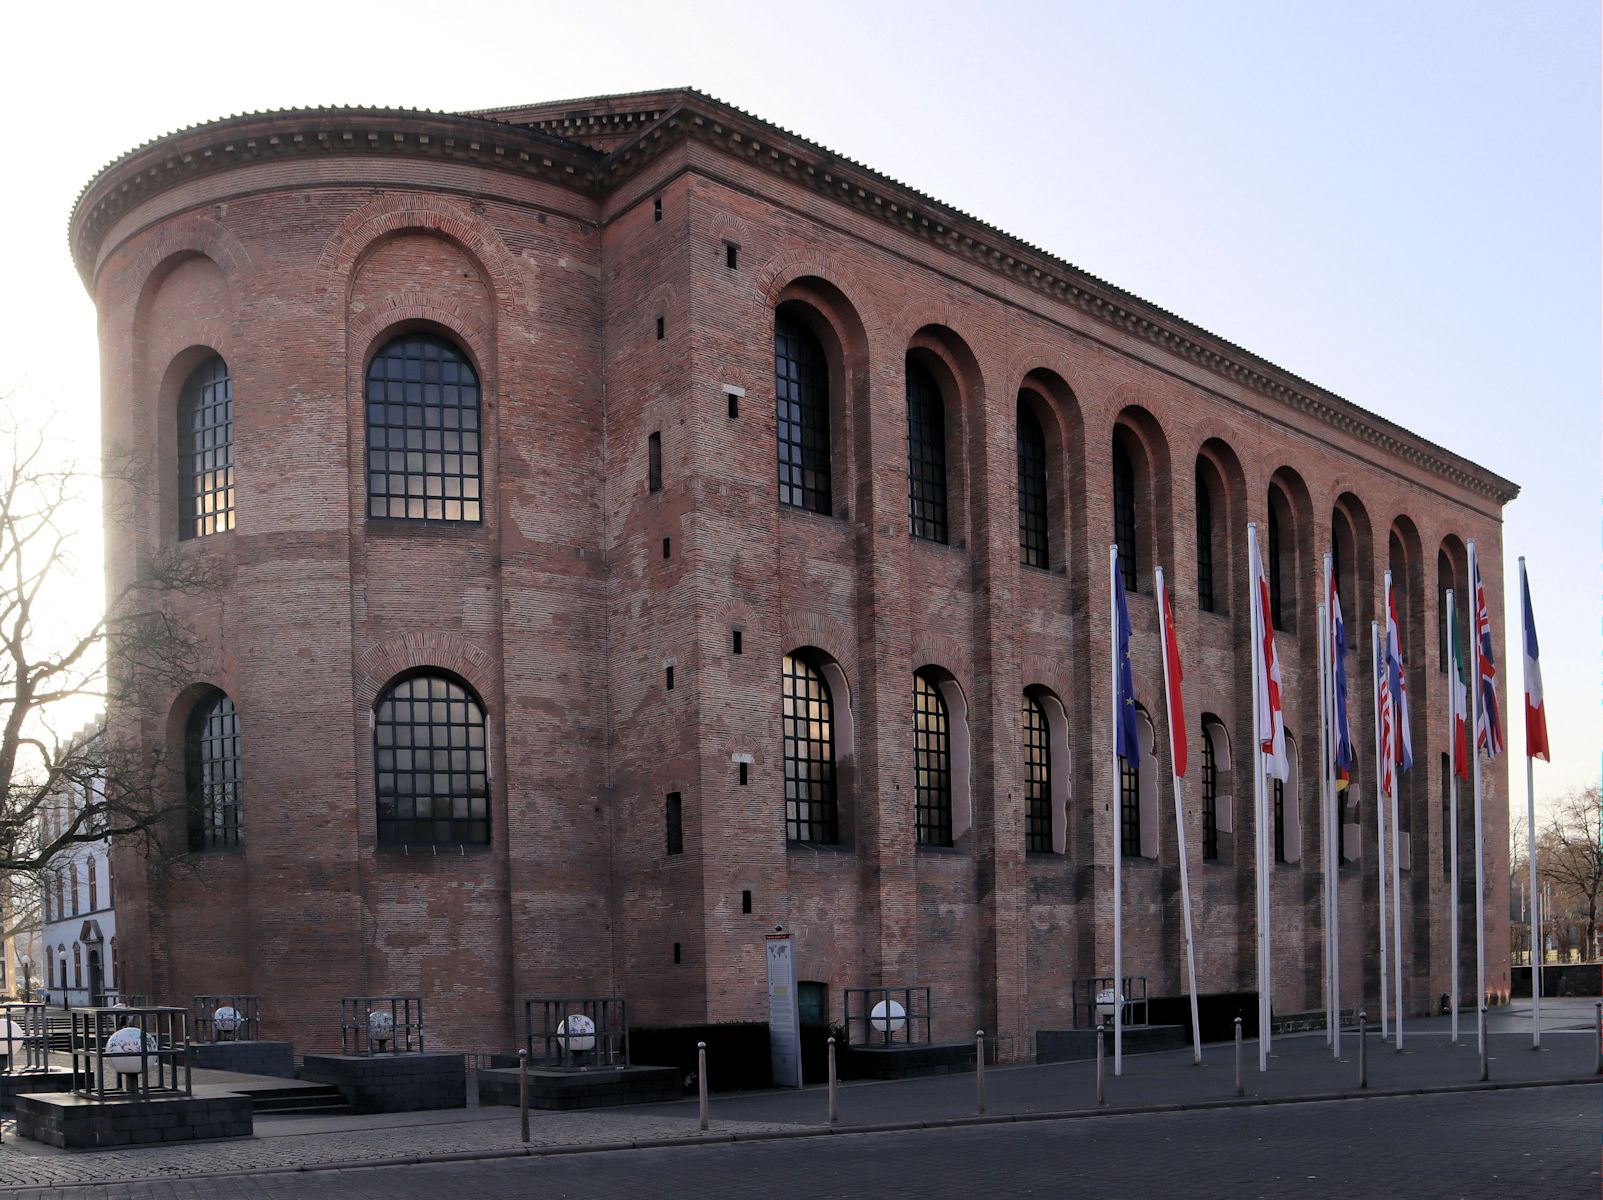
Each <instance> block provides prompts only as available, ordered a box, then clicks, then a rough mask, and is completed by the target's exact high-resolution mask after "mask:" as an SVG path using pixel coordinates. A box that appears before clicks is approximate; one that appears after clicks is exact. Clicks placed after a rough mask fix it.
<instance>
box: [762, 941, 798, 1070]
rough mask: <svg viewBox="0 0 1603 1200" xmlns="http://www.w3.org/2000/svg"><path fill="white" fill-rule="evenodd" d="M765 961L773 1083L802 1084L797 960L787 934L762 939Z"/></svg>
mask: <svg viewBox="0 0 1603 1200" xmlns="http://www.w3.org/2000/svg"><path fill="white" fill-rule="evenodd" d="M764 943H765V944H764V949H765V951H766V953H765V955H764V957H765V958H766V959H767V961H768V1047H769V1050H768V1052H769V1054H770V1056H771V1057H772V1061H773V1070H774V1085H775V1086H776V1087H801V1082H802V1078H801V1012H800V1010H799V1009H798V1008H797V1006H796V960H795V958H794V957H792V955H791V946H790V935H789V934H784V933H771V934H769V935H768V936H767V937H766V938H765V939H764Z"/></svg>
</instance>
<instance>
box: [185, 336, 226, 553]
mask: <svg viewBox="0 0 1603 1200" xmlns="http://www.w3.org/2000/svg"><path fill="white" fill-rule="evenodd" d="M178 496H179V506H178V509H179V518H178V522H179V523H178V534H179V536H180V537H185V538H193V537H205V536H206V535H207V534H208V533H222V532H223V531H225V530H228V529H232V528H233V527H234V387H233V384H232V383H231V382H230V381H229V378H228V364H227V363H225V362H223V360H222V359H221V358H219V357H218V356H217V355H215V354H213V355H212V356H210V357H209V358H207V359H206V361H205V362H203V363H201V364H200V366H198V367H196V368H195V369H194V370H193V371H191V372H190V373H189V378H188V379H186V380H184V386H183V389H182V390H181V391H180V392H179V393H178Z"/></svg>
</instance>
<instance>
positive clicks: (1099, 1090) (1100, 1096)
mask: <svg viewBox="0 0 1603 1200" xmlns="http://www.w3.org/2000/svg"><path fill="white" fill-rule="evenodd" d="M1106 1030H1107V1026H1106V1025H1105V1024H1098V1025H1097V1027H1096V1102H1097V1107H1098V1108H1100V1107H1101V1106H1102V1105H1104V1104H1106V1103H1107V1102H1108V1097H1107V1088H1106V1085H1105V1083H1104V1081H1103V1074H1102V1055H1103V1050H1102V1039H1103V1037H1104V1036H1106Z"/></svg>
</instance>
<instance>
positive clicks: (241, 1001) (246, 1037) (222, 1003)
mask: <svg viewBox="0 0 1603 1200" xmlns="http://www.w3.org/2000/svg"><path fill="white" fill-rule="evenodd" d="M190 1008H191V1011H192V1012H193V1013H194V1017H193V1028H194V1031H195V1036H194V1040H195V1041H196V1042H199V1043H202V1044H206V1045H209V1044H211V1043H214V1042H254V1041H256V1040H257V1039H259V1038H260V1037H261V1036H262V1003H261V997H260V996H196V997H195V998H194V1000H193V1001H192V1002H191V1005H190Z"/></svg>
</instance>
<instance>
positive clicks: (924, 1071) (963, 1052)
mask: <svg viewBox="0 0 1603 1200" xmlns="http://www.w3.org/2000/svg"><path fill="white" fill-rule="evenodd" d="M841 1060H842V1061H841V1063H840V1072H841V1075H842V1077H843V1078H846V1079H912V1078H914V1077H915V1076H920V1075H956V1074H960V1073H962V1072H964V1071H972V1070H973V1069H974V1043H972V1042H955V1043H953V1044H951V1045H938V1046H852V1047H850V1048H849V1049H848V1050H847V1052H846V1053H845V1054H844V1055H842V1056H841Z"/></svg>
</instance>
